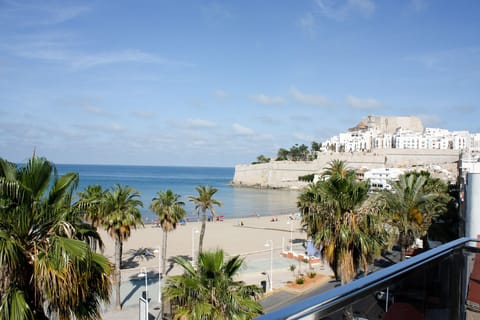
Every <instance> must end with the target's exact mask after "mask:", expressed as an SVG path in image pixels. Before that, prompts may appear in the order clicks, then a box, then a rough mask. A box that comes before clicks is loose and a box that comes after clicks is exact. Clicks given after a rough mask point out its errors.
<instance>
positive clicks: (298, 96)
mask: <svg viewBox="0 0 480 320" xmlns="http://www.w3.org/2000/svg"><path fill="white" fill-rule="evenodd" d="M290 94H291V95H292V96H293V98H294V99H295V100H296V101H297V102H299V103H303V104H309V105H315V106H322V107H323V106H326V105H328V99H327V98H326V97H324V96H320V95H314V94H307V93H304V92H301V91H300V90H298V89H297V88H295V87H291V88H290Z"/></svg>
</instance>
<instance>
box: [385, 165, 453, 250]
mask: <svg viewBox="0 0 480 320" xmlns="http://www.w3.org/2000/svg"><path fill="white" fill-rule="evenodd" d="M391 186H392V190H391V191H383V192H381V193H379V194H378V195H377V201H376V202H377V205H380V206H383V207H384V208H386V212H387V213H388V214H389V218H390V219H389V224H391V225H392V226H394V227H395V228H396V229H397V231H398V239H397V243H398V245H399V246H400V247H401V256H400V258H401V260H403V259H405V254H406V251H407V249H408V247H410V246H411V245H412V244H413V243H414V241H415V239H416V238H422V237H423V236H425V235H426V232H427V230H428V228H429V227H430V225H431V223H432V219H433V218H434V217H435V216H437V215H439V214H440V213H442V212H444V211H446V210H447V204H448V201H449V197H448V195H447V194H446V192H441V189H439V184H438V181H436V180H431V179H430V178H429V176H428V175H425V174H423V175H422V174H406V175H401V176H400V177H399V179H398V181H394V182H392V183H391Z"/></svg>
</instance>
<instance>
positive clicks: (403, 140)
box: [322, 116, 480, 152]
mask: <svg viewBox="0 0 480 320" xmlns="http://www.w3.org/2000/svg"><path fill="white" fill-rule="evenodd" d="M322 146H323V150H322V151H335V152H371V151H373V150H379V149H430V150H459V151H467V152H468V151H480V133H469V132H468V131H448V130H446V129H439V128H424V127H423V125H422V122H421V120H420V119H419V118H417V117H411V116H410V117H384V116H368V117H366V118H364V119H362V121H360V122H359V123H358V124H357V125H356V126H355V127H353V128H350V129H349V130H348V132H344V133H340V134H339V135H337V136H333V137H331V138H330V139H328V140H326V141H325V142H324V143H323V144H322Z"/></svg>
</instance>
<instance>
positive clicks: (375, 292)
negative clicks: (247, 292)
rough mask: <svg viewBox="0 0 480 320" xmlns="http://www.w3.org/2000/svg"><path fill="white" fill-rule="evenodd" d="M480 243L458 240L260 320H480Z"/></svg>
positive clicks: (463, 239)
mask: <svg viewBox="0 0 480 320" xmlns="http://www.w3.org/2000/svg"><path fill="white" fill-rule="evenodd" d="M478 245H479V242H478V241H476V240H473V239H469V238H461V239H457V240H455V241H452V242H449V243H447V244H444V245H441V246H439V247H437V248H435V249H431V250H429V251H427V252H424V253H422V254H419V255H417V256H414V257H412V258H410V259H407V260H405V261H402V262H400V263H397V264H395V265H393V266H391V267H388V268H385V269H382V270H380V271H376V272H374V273H371V274H369V275H368V276H365V277H363V278H360V279H357V280H355V281H353V282H351V283H349V284H347V285H344V286H339V287H337V288H335V289H332V290H329V291H326V292H324V293H322V294H319V295H317V296H315V297H312V298H308V299H305V300H302V301H300V302H298V303H294V304H291V305H289V306H286V307H284V308H282V309H278V310H275V311H273V312H270V313H268V314H266V315H263V316H261V317H259V318H257V319H259V320H267V319H315V320H337V319H343V317H344V314H346V313H350V315H351V314H352V313H353V319H356V320H367V319H368V320H373V319H385V320H397V319H407V320H417V319H432V320H433V319H435V320H444V319H445V320H446V319H480V255H479V254H480V247H478Z"/></svg>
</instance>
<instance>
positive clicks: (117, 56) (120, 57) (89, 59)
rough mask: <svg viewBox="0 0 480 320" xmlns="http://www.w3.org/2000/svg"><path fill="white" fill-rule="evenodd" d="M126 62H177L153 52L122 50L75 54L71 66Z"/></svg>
mask: <svg viewBox="0 0 480 320" xmlns="http://www.w3.org/2000/svg"><path fill="white" fill-rule="evenodd" d="M128 62H138V63H154V64H177V62H174V61H169V60H167V59H164V58H162V57H159V56H157V55H155V54H151V53H148V52H144V51H141V50H122V51H117V52H109V53H95V54H83V55H77V56H76V57H73V59H72V66H73V67H75V68H90V67H95V66H99V65H107V64H116V63H128Z"/></svg>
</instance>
